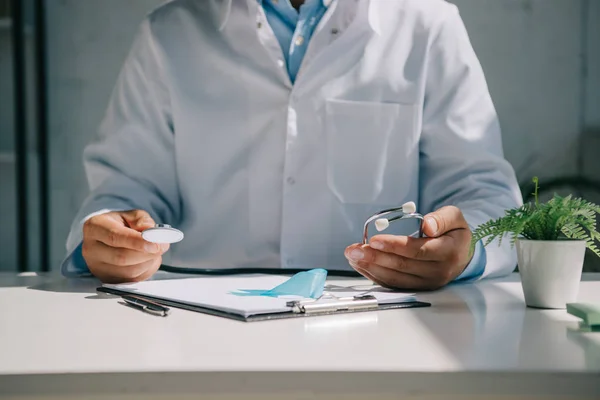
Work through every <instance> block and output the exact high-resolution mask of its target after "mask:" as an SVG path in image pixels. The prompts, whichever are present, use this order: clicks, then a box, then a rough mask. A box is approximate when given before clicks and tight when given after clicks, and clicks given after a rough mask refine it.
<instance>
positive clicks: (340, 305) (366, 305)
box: [96, 286, 431, 322]
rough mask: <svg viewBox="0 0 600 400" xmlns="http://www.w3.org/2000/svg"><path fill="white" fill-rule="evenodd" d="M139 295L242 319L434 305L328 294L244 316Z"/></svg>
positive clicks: (101, 289) (102, 289) (109, 289)
mask: <svg viewBox="0 0 600 400" xmlns="http://www.w3.org/2000/svg"><path fill="white" fill-rule="evenodd" d="M96 290H97V291H98V292H101V293H106V294H111V295H116V296H132V293H131V292H129V291H125V290H119V289H116V288H113V287H104V286H102V287H99V288H97V289H96ZM135 297H138V298H141V299H145V300H150V301H152V302H155V303H157V304H160V305H164V306H168V307H173V308H179V309H183V310H188V311H193V312H199V313H203V314H209V315H213V316H218V317H223V318H229V319H233V320H236V321H241V322H256V321H269V320H278V319H288V318H303V317H316V316H325V315H337V314H348V313H359V312H373V311H383V310H395V309H403V308H420V307H430V306H431V303H427V302H422V301H418V300H416V299H415V300H410V301H401V302H397V303H385V304H380V303H379V301H378V300H377V298H376V297H375V296H373V295H360V296H353V297H337V296H335V295H332V294H324V295H323V296H321V297H320V298H318V299H302V300H292V301H288V302H287V304H286V305H287V306H288V307H289V311H286V312H271V313H261V314H254V315H247V316H245V315H241V314H238V313H233V312H227V311H223V310H219V309H215V308H212V307H205V306H200V305H196V304H190V303H187V302H182V301H176V300H173V299H164V298H159V297H155V296H149V295H144V294H135Z"/></svg>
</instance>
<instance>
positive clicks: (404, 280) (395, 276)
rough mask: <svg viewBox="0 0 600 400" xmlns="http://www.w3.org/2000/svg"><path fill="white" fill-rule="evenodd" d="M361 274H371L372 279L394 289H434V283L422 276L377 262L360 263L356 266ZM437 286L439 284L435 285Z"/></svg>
mask: <svg viewBox="0 0 600 400" xmlns="http://www.w3.org/2000/svg"><path fill="white" fill-rule="evenodd" d="M356 269H357V271H358V270H360V271H362V272H360V271H359V272H360V273H361V274H365V275H368V276H370V277H371V278H370V279H371V280H372V281H373V282H375V283H377V284H378V285H381V286H383V287H388V288H392V289H404V290H406V289H409V290H424V289H432V288H434V285H431V284H430V283H428V280H426V279H423V278H422V277H420V276H416V275H412V274H406V273H404V272H399V271H396V270H392V269H389V268H385V267H382V266H379V265H376V264H368V265H362V264H361V263H359V264H358V267H357V268H356ZM435 288H437V286H435Z"/></svg>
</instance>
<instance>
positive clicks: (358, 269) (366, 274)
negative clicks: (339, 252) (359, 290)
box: [350, 262, 386, 287]
mask: <svg viewBox="0 0 600 400" xmlns="http://www.w3.org/2000/svg"><path fill="white" fill-rule="evenodd" d="M350 265H351V266H352V268H354V269H355V270H356V272H358V273H359V274H361V275H362V276H364V277H365V278H367V279H368V280H370V281H371V282H373V283H375V284H377V285H379V286H383V287H386V286H385V284H384V283H383V282H380V281H379V280H378V279H377V278H376V277H375V276H373V275H371V273H370V272H369V271H367V270H366V269H364V268H362V267H360V266H358V265H357V264H355V263H352V262H350Z"/></svg>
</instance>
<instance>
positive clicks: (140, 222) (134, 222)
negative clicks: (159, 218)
mask: <svg viewBox="0 0 600 400" xmlns="http://www.w3.org/2000/svg"><path fill="white" fill-rule="evenodd" d="M121 217H122V218H123V219H124V220H125V222H126V223H127V225H129V227H130V228H131V229H135V230H136V231H138V232H141V231H143V230H145V229H148V228H152V227H153V226H154V225H155V224H156V223H155V222H154V220H153V219H152V217H151V216H150V214H148V213H147V212H146V211H144V210H132V211H125V212H122V213H121Z"/></svg>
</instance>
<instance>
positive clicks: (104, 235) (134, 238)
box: [84, 215, 161, 254]
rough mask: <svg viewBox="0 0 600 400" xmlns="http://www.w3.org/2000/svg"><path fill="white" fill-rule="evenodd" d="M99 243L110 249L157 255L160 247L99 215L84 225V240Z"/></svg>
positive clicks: (138, 233)
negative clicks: (118, 248) (123, 249)
mask: <svg viewBox="0 0 600 400" xmlns="http://www.w3.org/2000/svg"><path fill="white" fill-rule="evenodd" d="M88 239H90V240H96V241H100V242H102V243H104V244H106V245H108V246H110V247H121V248H126V249H131V250H137V251H140V252H146V253H152V254H158V253H159V252H160V251H161V247H160V246H159V245H158V244H156V243H150V242H147V241H145V240H144V239H143V238H142V234H141V233H140V232H137V231H135V230H133V229H131V228H128V227H126V226H123V224H122V223H120V222H118V221H116V220H114V219H112V218H110V217H107V216H104V215H100V216H97V217H94V218H91V219H89V220H88V221H87V222H86V223H85V224H84V240H88Z"/></svg>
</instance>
